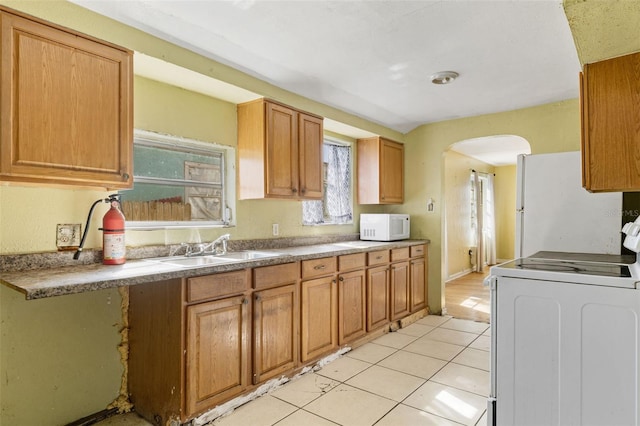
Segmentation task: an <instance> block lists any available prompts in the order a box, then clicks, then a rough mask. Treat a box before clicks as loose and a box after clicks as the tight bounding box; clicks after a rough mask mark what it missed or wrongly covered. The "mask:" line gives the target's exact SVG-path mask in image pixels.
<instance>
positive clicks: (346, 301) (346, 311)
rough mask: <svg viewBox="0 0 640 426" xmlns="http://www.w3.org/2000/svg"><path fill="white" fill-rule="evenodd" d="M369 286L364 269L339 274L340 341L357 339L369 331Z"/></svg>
mask: <svg viewBox="0 0 640 426" xmlns="http://www.w3.org/2000/svg"><path fill="white" fill-rule="evenodd" d="M366 300H367V286H366V282H365V275H364V270H360V271H353V272H347V273H344V274H340V275H339V276H338V343H339V344H340V345H342V344H345V343H347V342H350V341H352V340H355V339H357V338H358V337H360V336H363V335H364V334H365V333H366V332H367V309H366V307H367V303H366Z"/></svg>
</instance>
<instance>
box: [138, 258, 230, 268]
mask: <svg viewBox="0 0 640 426" xmlns="http://www.w3.org/2000/svg"><path fill="white" fill-rule="evenodd" d="M146 260H147V261H149V262H159V263H165V264H169V265H175V266H183V267H185V268H190V267H194V266H214V265H221V264H225V263H232V262H234V261H235V259H225V258H222V257H220V256H193V257H185V256H172V257H158V258H154V259H146Z"/></svg>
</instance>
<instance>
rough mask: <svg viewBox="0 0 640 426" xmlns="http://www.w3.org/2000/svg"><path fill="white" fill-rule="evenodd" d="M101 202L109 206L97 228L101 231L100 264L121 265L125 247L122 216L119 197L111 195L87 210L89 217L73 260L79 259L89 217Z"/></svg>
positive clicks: (123, 219) (89, 220)
mask: <svg viewBox="0 0 640 426" xmlns="http://www.w3.org/2000/svg"><path fill="white" fill-rule="evenodd" d="M101 202H105V203H109V204H111V208H110V209H109V211H108V212H107V213H106V214H105V215H104V216H103V217H102V228H98V229H100V230H101V231H102V263H104V264H105V265H121V264H123V263H124V262H125V261H126V257H125V255H126V246H125V239H124V221H125V218H124V215H123V214H122V211H121V210H120V195H119V194H111V195H109V198H105V199H104V200H103V199H100V200H97V201H96V202H95V203H93V205H92V206H91V209H90V210H89V216H88V217H87V224H86V226H85V227H84V232H83V234H82V240H81V241H80V246H79V247H78V250H77V251H76V253H75V254H74V256H73V258H74V259H76V260H77V259H79V258H80V253H82V248H83V247H84V240H85V238H86V237H87V230H88V229H89V223H90V222H91V215H92V214H93V209H94V208H95V207H96V205H98V204H99V203H101Z"/></svg>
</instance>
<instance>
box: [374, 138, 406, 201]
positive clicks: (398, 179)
mask: <svg viewBox="0 0 640 426" xmlns="http://www.w3.org/2000/svg"><path fill="white" fill-rule="evenodd" d="M380 200H381V202H382V204H392V203H397V204H401V203H403V202H404V145H402V144H400V143H396V142H392V141H389V140H386V139H382V141H381V144H380Z"/></svg>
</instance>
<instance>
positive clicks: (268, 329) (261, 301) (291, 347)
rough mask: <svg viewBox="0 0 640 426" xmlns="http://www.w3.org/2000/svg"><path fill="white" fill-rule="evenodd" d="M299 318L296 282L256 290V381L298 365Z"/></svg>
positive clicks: (254, 362) (254, 299)
mask: <svg viewBox="0 0 640 426" xmlns="http://www.w3.org/2000/svg"><path fill="white" fill-rule="evenodd" d="M298 318H299V313H298V291H297V287H296V285H295V284H292V285H286V286H283V287H277V288H272V289H269V290H263V291H257V292H255V293H254V295H253V345H254V353H253V383H254V384H257V383H260V382H263V381H265V380H267V379H270V378H272V377H274V376H277V375H279V374H282V373H284V372H286V371H288V370H292V369H294V368H295V367H296V366H297V365H298Z"/></svg>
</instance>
